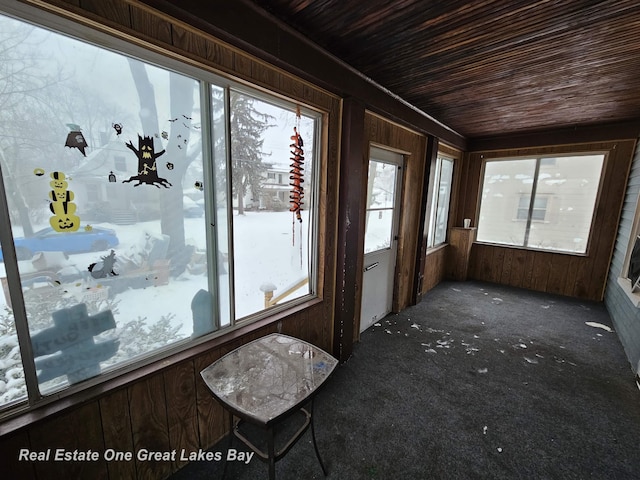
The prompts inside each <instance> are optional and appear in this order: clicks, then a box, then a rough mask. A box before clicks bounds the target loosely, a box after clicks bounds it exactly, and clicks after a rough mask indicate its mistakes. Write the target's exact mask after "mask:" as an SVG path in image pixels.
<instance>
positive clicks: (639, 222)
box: [617, 192, 640, 308]
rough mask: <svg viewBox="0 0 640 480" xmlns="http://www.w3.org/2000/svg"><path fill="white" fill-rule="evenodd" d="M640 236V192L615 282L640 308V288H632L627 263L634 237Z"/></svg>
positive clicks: (629, 259)
mask: <svg viewBox="0 0 640 480" xmlns="http://www.w3.org/2000/svg"><path fill="white" fill-rule="evenodd" d="M639 236H640V192H638V194H637V197H636V208H635V211H634V217H633V223H632V226H631V231H630V233H629V240H628V244H627V252H626V253H625V257H624V263H623V264H622V270H621V271H620V274H619V275H618V278H617V283H618V285H619V286H620V288H621V289H622V291H623V292H624V293H625V294H626V295H627V297H628V298H629V300H630V301H631V303H632V304H633V305H634V306H635V307H636V308H640V289H634V288H633V283H632V280H631V279H630V278H629V277H628V272H629V264H630V263H631V254H632V253H633V248H634V246H635V244H636V238H638V237H639Z"/></svg>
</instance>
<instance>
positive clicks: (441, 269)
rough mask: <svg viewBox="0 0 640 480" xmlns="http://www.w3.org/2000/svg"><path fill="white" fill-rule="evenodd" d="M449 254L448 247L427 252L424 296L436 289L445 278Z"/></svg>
mask: <svg viewBox="0 0 640 480" xmlns="http://www.w3.org/2000/svg"><path fill="white" fill-rule="evenodd" d="M448 252H449V246H448V245H447V246H444V247H442V248H438V249H436V250H434V251H432V252H427V258H426V260H425V265H424V267H425V268H424V279H423V282H422V293H423V294H425V293H427V292H428V291H429V290H431V289H432V288H434V287H435V286H436V285H438V284H439V283H440V282H441V281H442V280H443V279H444V278H445V275H446V267H447V254H448Z"/></svg>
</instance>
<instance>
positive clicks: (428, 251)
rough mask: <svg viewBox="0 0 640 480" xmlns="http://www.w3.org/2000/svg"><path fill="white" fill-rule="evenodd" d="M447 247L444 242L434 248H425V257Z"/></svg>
mask: <svg viewBox="0 0 640 480" xmlns="http://www.w3.org/2000/svg"><path fill="white" fill-rule="evenodd" d="M448 245H449V244H448V243H447V242H444V243H440V244H438V245H436V246H435V247H429V248H427V256H428V255H431V254H432V253H436V252H437V251H439V250H442V249H443V248H446V247H447V246H448Z"/></svg>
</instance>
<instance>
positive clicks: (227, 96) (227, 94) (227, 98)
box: [224, 87, 236, 326]
mask: <svg viewBox="0 0 640 480" xmlns="http://www.w3.org/2000/svg"><path fill="white" fill-rule="evenodd" d="M224 121H225V127H226V128H225V130H226V131H225V143H226V147H225V155H226V162H227V168H226V175H227V179H226V186H227V199H228V201H227V218H228V219H229V222H228V226H227V242H228V245H229V247H228V249H229V252H228V267H229V312H230V319H229V321H230V325H231V326H233V325H234V324H235V323H236V305H235V297H236V295H235V284H236V282H235V265H234V264H235V262H234V259H235V255H234V245H233V164H232V159H231V91H230V89H229V87H226V88H225V89H224Z"/></svg>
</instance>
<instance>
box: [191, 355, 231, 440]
mask: <svg viewBox="0 0 640 480" xmlns="http://www.w3.org/2000/svg"><path fill="white" fill-rule="evenodd" d="M221 356H222V354H221V351H220V349H219V348H218V349H215V350H214V351H212V352H209V353H207V354H205V355H201V356H199V357H197V358H195V359H194V360H193V365H194V371H195V373H196V381H195V385H196V391H195V399H196V408H197V411H198V434H199V437H200V446H201V447H202V448H209V447H211V446H212V445H213V444H214V443H216V442H217V441H218V440H220V439H221V438H222V437H223V436H224V434H225V431H226V428H227V424H228V419H227V417H226V415H225V413H224V409H223V408H222V406H221V405H220V404H219V403H218V402H216V401H215V400H214V399H213V396H212V395H211V391H210V390H209V388H208V387H207V386H206V384H205V383H204V381H203V380H202V377H201V376H200V372H201V371H202V370H204V369H205V368H207V367H208V366H209V365H211V364H212V363H213V362H215V361H216V360H217V359H218V358H220V357H221Z"/></svg>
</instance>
